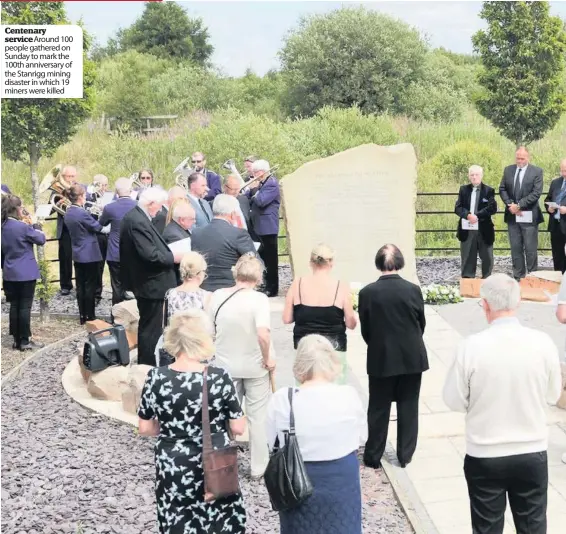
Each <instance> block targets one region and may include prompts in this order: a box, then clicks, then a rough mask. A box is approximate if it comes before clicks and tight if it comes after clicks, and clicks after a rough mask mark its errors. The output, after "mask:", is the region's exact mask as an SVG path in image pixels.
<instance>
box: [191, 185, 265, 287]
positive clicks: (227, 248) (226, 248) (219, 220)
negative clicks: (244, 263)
mask: <svg viewBox="0 0 566 534" xmlns="http://www.w3.org/2000/svg"><path fill="white" fill-rule="evenodd" d="M239 207H240V205H239V203H238V201H237V200H236V199H235V198H234V197H232V196H229V195H225V194H223V193H222V194H220V195H217V197H216V198H215V199H214V204H213V205H212V213H213V219H212V221H210V224H207V225H206V226H203V227H202V228H195V229H194V230H193V233H192V236H191V247H192V249H193V250H196V251H197V252H200V253H201V254H202V255H203V256H204V257H205V258H206V263H207V265H208V269H207V274H208V278H207V279H206V280H205V281H204V282H203V284H202V288H203V289H204V290H206V291H216V290H217V289H221V288H224V287H232V286H233V285H234V283H235V282H234V276H233V274H232V267H234V265H236V262H237V261H238V259H239V258H240V257H241V256H243V255H244V254H253V255H255V247H254V244H253V241H252V238H251V237H250V234H249V233H248V232H247V231H246V230H244V229H243V228H237V227H236V226H235V224H236V223H237V220H238V217H239Z"/></svg>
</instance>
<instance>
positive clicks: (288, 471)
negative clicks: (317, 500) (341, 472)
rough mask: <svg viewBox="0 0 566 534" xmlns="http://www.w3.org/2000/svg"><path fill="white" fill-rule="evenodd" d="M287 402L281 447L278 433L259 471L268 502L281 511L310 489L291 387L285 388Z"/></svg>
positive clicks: (301, 500) (303, 498)
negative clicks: (287, 394)
mask: <svg viewBox="0 0 566 534" xmlns="http://www.w3.org/2000/svg"><path fill="white" fill-rule="evenodd" d="M289 406H290V408H291V411H290V414H289V430H288V431H287V432H285V444H284V445H283V446H282V447H280V446H279V435H278V436H277V438H276V439H275V445H274V447H273V452H272V453H271V456H270V458H269V463H268V464H267V468H266V470H265V474H264V475H263V479H264V481H265V487H266V488H267V493H268V494H269V499H270V500H271V506H272V508H273V509H274V510H275V511H276V512H283V511H286V510H290V509H292V508H295V507H297V506H299V505H301V504H302V503H304V502H305V501H306V500H307V499H308V498H309V497H310V496H311V495H312V492H313V487H312V484H311V481H310V479H309V476H308V474H307V471H306V468H305V463H304V462H303V457H302V455H301V451H300V450H299V443H298V442H297V436H296V435H295V414H294V413H293V388H289Z"/></svg>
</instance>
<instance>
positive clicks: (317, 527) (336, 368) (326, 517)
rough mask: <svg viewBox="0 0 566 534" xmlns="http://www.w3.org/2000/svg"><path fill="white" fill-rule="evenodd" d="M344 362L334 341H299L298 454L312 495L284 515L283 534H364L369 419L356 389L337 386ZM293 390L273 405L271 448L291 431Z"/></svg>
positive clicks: (296, 394)
mask: <svg viewBox="0 0 566 534" xmlns="http://www.w3.org/2000/svg"><path fill="white" fill-rule="evenodd" d="M340 370H341V362H340V359H339V358H338V356H337V353H336V351H335V350H334V348H333V346H332V344H331V343H330V341H329V340H328V339H327V338H326V337H323V336H320V335H317V334H311V335H308V336H305V337H303V338H302V339H301V341H300V342H299V346H298V348H297V357H296V359H295V364H294V366H293V373H294V375H295V379H296V380H297V382H298V383H299V384H300V387H299V388H293V389H294V391H293V396H292V403H293V413H294V416H295V431H296V435H297V441H298V443H299V449H300V451H301V455H302V457H303V461H304V463H305V468H306V471H307V474H308V476H309V479H310V481H311V483H312V485H313V488H314V491H313V494H312V495H311V496H310V497H309V498H308V499H307V500H306V501H305V502H304V503H303V504H301V505H300V506H298V507H297V508H293V509H291V510H289V511H286V512H280V514H279V518H280V521H281V534H327V533H330V532H331V533H334V534H361V532H362V499H361V489H360V466H359V462H358V457H357V451H358V448H359V446H360V443H363V442H364V441H365V439H366V438H367V423H366V415H365V412H364V409H363V407H362V403H361V401H360V398H359V396H358V394H357V392H356V390H355V389H354V388H353V387H352V386H342V385H338V384H336V383H334V380H335V379H336V375H337V374H338V373H339V372H340ZM290 409H291V407H290V404H289V390H288V388H281V389H279V390H278V391H277V392H276V393H275V394H274V395H273V396H272V397H271V400H270V401H269V406H268V410H267V421H266V431H267V439H268V444H269V447H270V448H273V446H274V444H275V440H276V438H279V443H280V444H283V443H284V442H285V432H287V431H288V430H289V414H290Z"/></svg>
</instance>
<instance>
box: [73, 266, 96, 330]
mask: <svg viewBox="0 0 566 534" xmlns="http://www.w3.org/2000/svg"><path fill="white" fill-rule="evenodd" d="M99 263H100V262H98V261H93V262H91V263H79V262H75V278H76V283H77V304H78V305H79V316H80V320H81V324H84V323H85V322H86V321H92V320H94V319H96V312H95V311H94V309H95V291H96V284H97V282H98V273H99V270H100V266H99Z"/></svg>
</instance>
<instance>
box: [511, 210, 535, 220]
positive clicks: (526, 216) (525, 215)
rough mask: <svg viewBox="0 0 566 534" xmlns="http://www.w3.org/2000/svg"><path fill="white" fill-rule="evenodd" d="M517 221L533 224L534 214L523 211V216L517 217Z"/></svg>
mask: <svg viewBox="0 0 566 534" xmlns="http://www.w3.org/2000/svg"><path fill="white" fill-rule="evenodd" d="M515 220H516V221H517V222H518V223H532V222H533V212H532V211H522V212H521V215H519V214H517V215H515Z"/></svg>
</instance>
